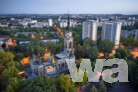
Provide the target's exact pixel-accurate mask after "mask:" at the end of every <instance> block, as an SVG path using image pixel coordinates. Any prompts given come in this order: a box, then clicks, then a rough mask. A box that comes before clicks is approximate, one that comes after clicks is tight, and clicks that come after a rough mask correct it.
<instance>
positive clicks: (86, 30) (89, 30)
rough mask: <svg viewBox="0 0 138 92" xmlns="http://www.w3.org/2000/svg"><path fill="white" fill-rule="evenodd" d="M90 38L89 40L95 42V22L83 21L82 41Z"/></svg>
mask: <svg viewBox="0 0 138 92" xmlns="http://www.w3.org/2000/svg"><path fill="white" fill-rule="evenodd" d="M85 38H90V39H91V40H94V41H96V40H97V22H96V21H85V22H83V32H82V39H85Z"/></svg>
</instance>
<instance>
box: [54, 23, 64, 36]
mask: <svg viewBox="0 0 138 92" xmlns="http://www.w3.org/2000/svg"><path fill="white" fill-rule="evenodd" d="M54 27H56V28H57V31H58V32H59V33H60V34H61V36H62V37H63V38H64V37H65V36H64V33H63V32H62V31H61V29H60V28H59V27H58V26H57V25H54Z"/></svg>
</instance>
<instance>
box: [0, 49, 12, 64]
mask: <svg viewBox="0 0 138 92" xmlns="http://www.w3.org/2000/svg"><path fill="white" fill-rule="evenodd" d="M13 58H14V55H13V54H12V53H10V52H5V51H0V64H1V65H5V64H6V63H8V62H10V61H13Z"/></svg>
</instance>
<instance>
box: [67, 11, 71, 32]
mask: <svg viewBox="0 0 138 92" xmlns="http://www.w3.org/2000/svg"><path fill="white" fill-rule="evenodd" d="M66 29H67V30H69V29H70V19H69V11H68V25H67V28H66Z"/></svg>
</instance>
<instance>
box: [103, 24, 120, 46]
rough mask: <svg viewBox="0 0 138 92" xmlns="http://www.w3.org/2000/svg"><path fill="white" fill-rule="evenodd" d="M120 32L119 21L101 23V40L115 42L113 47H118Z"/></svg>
mask: <svg viewBox="0 0 138 92" xmlns="http://www.w3.org/2000/svg"><path fill="white" fill-rule="evenodd" d="M120 33H121V23H120V22H114V23H103V25H102V40H110V41H112V42H114V43H115V48H118V47H119V43H120Z"/></svg>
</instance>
